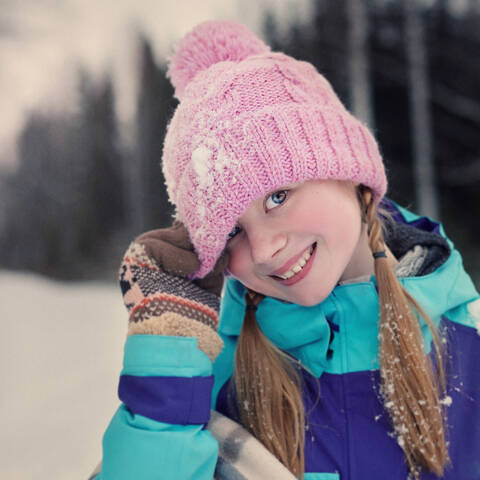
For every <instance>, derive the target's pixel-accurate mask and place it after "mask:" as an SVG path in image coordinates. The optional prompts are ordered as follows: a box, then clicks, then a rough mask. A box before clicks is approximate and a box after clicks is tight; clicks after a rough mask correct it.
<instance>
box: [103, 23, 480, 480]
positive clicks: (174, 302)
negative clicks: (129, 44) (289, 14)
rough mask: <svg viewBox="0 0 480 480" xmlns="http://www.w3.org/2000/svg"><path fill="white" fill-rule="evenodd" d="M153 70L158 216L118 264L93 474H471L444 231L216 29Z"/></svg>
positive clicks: (328, 114) (465, 317) (269, 68)
mask: <svg viewBox="0 0 480 480" xmlns="http://www.w3.org/2000/svg"><path fill="white" fill-rule="evenodd" d="M169 77H170V78H171V80H172V83H173V84H174V87H175V94H176V96H177V98H178V99H179V100H180V104H179V106H178V108H177V110H176V112H175V114H174V116H173V118H172V120H171V122H170V124H169V126H168V131H167V134H166V138H165V145H164V153H163V169H164V174H165V178H166V185H167V188H168V193H169V196H170V199H171V201H172V202H173V204H174V205H175V206H176V221H175V222H174V224H173V226H172V227H171V228H168V229H161V230H154V231H151V232H147V233H145V234H143V235H141V236H140V237H138V238H137V239H136V240H135V241H134V242H133V243H132V244H131V245H130V247H129V249H128V250H127V253H126V255H125V258H124V261H123V263H122V266H121V269H120V281H121V286H122V291H123V294H124V299H125V303H126V305H127V308H128V310H129V312H130V321H129V332H128V333H129V336H128V338H127V342H126V345H125V358H124V368H123V370H122V373H121V376H120V384H119V397H120V399H121V400H122V404H121V406H120V407H119V409H118V411H117V413H116V414H115V416H114V417H113V419H112V421H111V423H110V425H109V427H108V429H107V431H106V433H105V435H104V439H103V464H102V466H101V469H100V471H99V472H97V473H96V474H95V476H94V477H95V478H96V479H97V480H99V479H103V480H107V479H108V480H109V479H115V480H119V479H133V478H135V479H187V478H188V479H190V478H192V479H195V480H203V479H211V478H213V477H214V476H215V477H216V478H231V479H238V478H249V479H251V478H275V479H280V478H295V477H296V478H302V479H316V480H319V479H321V480H325V479H328V480H347V479H348V480H354V479H355V480H356V479H358V480H365V479H369V480H375V479H379V480H380V479H385V478H388V479H394V480H397V479H398V480H400V479H402V480H403V479H405V478H407V476H410V477H411V478H416V479H419V478H422V479H433V478H439V477H440V478H444V479H455V480H462V479H463V480H467V479H468V480H471V479H476V478H477V479H478V478H480V453H479V452H480V428H479V426H480V425H479V420H478V419H479V415H480V389H479V388H480V387H479V386H480V371H479V370H478V367H477V366H476V365H478V362H479V361H480V353H479V352H480V339H479V336H478V335H477V332H476V329H475V321H478V320H479V310H480V308H479V304H480V302H479V294H478V293H477V292H476V290H475V288H474V286H473V284H472V282H471V280H470V278H469V276H468V275H467V274H466V273H465V271H464V269H463V266H462V260H461V257H460V255H459V253H458V252H457V250H455V248H454V246H453V244H452V242H451V241H450V240H448V239H447V238H446V236H445V234H444V231H443V229H442V227H441V225H439V224H438V223H436V222H434V221H432V220H430V219H428V218H424V217H417V216H416V215H414V214H412V213H410V212H409V211H407V210H405V209H403V208H401V207H399V206H398V205H396V204H395V203H393V202H392V201H390V200H388V199H387V198H386V197H384V195H385V192H386V184H387V182H386V177H385V171H384V167H383V163H382V159H381V156H380V153H379V150H378V147H377V144H376V142H375V140H374V138H373V136H372V135H371V133H370V132H369V130H368V129H367V128H366V126H365V125H363V124H361V123H360V122H359V121H358V120H357V119H355V118H354V117H353V116H352V115H351V114H350V113H349V112H348V111H347V110H346V109H345V107H344V106H343V105H342V103H341V102H340V100H339V99H338V97H337V96H336V95H335V93H334V91H333V90H332V88H331V86H330V84H329V83H328V81H327V80H326V79H325V78H324V77H323V76H322V75H320V74H319V73H318V72H317V71H316V70H315V69H314V67H313V66H312V65H310V64H308V63H305V62H300V61H297V60H294V59H293V58H291V57H288V56H286V55H284V54H282V53H272V52H271V51H270V50H269V48H268V47H267V46H266V45H265V44H264V43H263V42H262V41H261V40H259V39H258V38H257V37H255V36H254V35H253V34H252V33H251V32H250V31H248V30H247V29H246V28H245V27H243V26H242V25H239V24H236V23H234V22H226V21H214V22H205V23H203V24H201V25H199V26H197V27H196V28H195V29H194V30H193V31H192V32H191V33H190V34H188V35H187V36H186V37H185V38H184V39H183V40H182V41H181V42H180V44H179V46H178V48H177V50H176V53H175V54H174V55H173V57H172V58H171V60H170V67H169ZM224 276H226V277H227V278H226V280H225V282H224ZM222 285H223V292H222V295H221V291H222ZM218 312H219V315H218ZM218 318H219V321H218ZM211 409H212V412H211ZM227 418H229V419H231V420H233V421H235V422H237V424H238V425H236V424H233V423H231V421H230V420H227ZM209 420H210V423H208V422H209ZM207 424H208V425H207ZM240 425H241V426H243V428H244V429H245V430H243V429H242V428H240ZM207 427H208V428H207ZM246 432H248V434H247V433H246ZM253 438H254V439H255V440H253ZM258 442H259V443H258ZM252 445H253V447H252ZM260 445H261V446H260Z"/></svg>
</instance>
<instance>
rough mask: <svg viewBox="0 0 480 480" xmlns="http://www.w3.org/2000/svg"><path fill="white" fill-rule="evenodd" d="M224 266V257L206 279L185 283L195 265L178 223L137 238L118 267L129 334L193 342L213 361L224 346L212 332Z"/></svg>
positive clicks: (214, 332)
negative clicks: (169, 337) (178, 337)
mask: <svg viewBox="0 0 480 480" xmlns="http://www.w3.org/2000/svg"><path fill="white" fill-rule="evenodd" d="M227 264H228V256H227V254H226V253H225V254H224V255H222V257H220V259H219V260H218V262H217V264H216V265H215V268H214V269H213V271H212V272H210V273H209V274H208V275H207V276H206V277H204V278H203V279H195V280H193V281H191V280H189V277H190V276H191V275H192V274H193V273H194V272H195V271H196V270H197V269H198V266H199V260H198V258H197V256H196V254H195V252H194V249H193V246H192V244H191V242H190V239H189V236H188V232H187V230H186V228H185V226H184V225H183V224H182V223H181V222H178V221H175V222H174V224H173V225H172V227H170V228H164V229H157V230H151V231H149V232H146V233H144V234H142V235H140V236H139V237H137V238H136V239H135V240H134V241H133V242H132V243H131V244H130V246H129V248H128V250H127V252H126V254H125V256H124V259H123V262H122V264H121V266H120V286H121V289H122V293H123V297H124V302H125V305H126V307H127V309H128V311H129V314H130V315H129V334H130V335H131V334H159V335H174V336H189V337H197V339H198V346H199V348H200V349H201V350H203V351H204V352H205V353H207V355H208V356H209V357H210V359H212V361H213V360H214V358H215V357H216V356H217V355H218V353H219V352H220V350H221V349H222V346H223V342H222V340H221V339H220V337H219V336H218V335H217V333H216V330H217V327H218V311H219V305H220V292H221V289H222V285H223V271H224V269H225V268H226V266H227Z"/></svg>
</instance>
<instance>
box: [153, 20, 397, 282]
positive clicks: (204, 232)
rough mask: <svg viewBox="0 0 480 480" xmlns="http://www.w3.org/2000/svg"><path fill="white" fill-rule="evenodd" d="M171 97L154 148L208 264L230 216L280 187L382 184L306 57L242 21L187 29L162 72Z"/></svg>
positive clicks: (368, 150) (370, 146)
mask: <svg viewBox="0 0 480 480" xmlns="http://www.w3.org/2000/svg"><path fill="white" fill-rule="evenodd" d="M167 75H168V77H169V78H170V80H171V82H172V84H173V86H174V88H175V96H176V97H177V98H178V99H179V100H180V103H179V105H178V107H177V109H176V111H175V113H174V115H173V117H172V120H171V121H170V123H169V125H168V128H167V133H166V136H165V142H164V149H163V158H162V165H163V173H164V176H165V180H166V182H165V183H166V186H167V191H168V195H169V198H170V201H171V202H172V203H173V204H174V205H175V207H176V218H177V219H178V220H180V221H182V222H183V223H184V224H185V226H186V228H187V230H188V232H189V235H190V238H191V241H192V243H193V245H194V248H195V251H196V253H197V255H198V257H199V260H200V267H199V269H198V271H197V272H195V274H194V275H193V278H202V277H204V276H205V275H206V274H207V273H208V272H209V271H211V270H212V268H213V267H214V265H215V263H216V261H217V259H218V258H219V256H220V255H221V253H222V251H223V249H224V248H225V245H226V242H227V240H228V234H229V233H230V232H231V231H232V228H233V227H234V226H235V224H236V222H237V220H238V218H239V217H240V216H241V215H242V214H243V213H244V212H245V211H246V210H247V208H248V207H249V205H250V204H251V203H252V202H253V201H254V200H256V199H257V198H259V197H263V196H264V195H265V194H266V193H268V192H271V191H272V190H274V189H276V188H280V187H282V186H285V185H287V184H289V183H297V182H303V181H306V180H312V179H336V180H351V181H354V182H359V183H362V184H364V185H366V186H368V187H370V188H371V189H372V192H373V194H374V198H375V200H376V201H377V202H379V201H380V200H381V198H382V197H383V196H384V194H385V192H386V188H387V180H386V176H385V170H384V166H383V162H382V158H381V156H380V153H379V150H378V146H377V143H376V141H375V139H374V138H373V136H372V134H371V133H370V131H369V130H368V128H367V127H366V126H365V125H363V124H362V123H361V122H360V121H359V120H357V119H356V118H355V117H354V116H353V115H351V114H350V113H349V112H348V111H347V110H346V109H345V107H344V105H343V104H342V103H341V101H340V99H339V98H338V97H337V95H336V94H335V92H334V91H333V89H332V87H331V85H330V83H329V82H328V81H327V80H326V79H325V77H323V76H322V75H321V74H319V73H318V72H317V70H316V69H315V67H313V65H311V64H310V63H307V62H303V61H299V60H295V59H294V58H292V57H289V56H287V55H285V54H283V53H280V52H271V51H270V48H269V47H268V46H267V45H265V44H264V43H263V42H262V41H261V40H260V39H259V38H258V37H256V36H255V35H254V34H253V33H252V32H251V31H249V30H248V29H247V28H246V27H245V26H243V25H241V24H238V23H236V22H233V21H207V22H204V23H201V24H200V25H198V26H197V27H196V28H194V29H193V31H191V32H190V33H189V34H187V35H186V36H185V37H184V38H183V39H182V40H181V41H180V42H179V44H178V46H177V48H176V50H175V53H174V54H173V55H172V57H170V59H169V69H168V73H167Z"/></svg>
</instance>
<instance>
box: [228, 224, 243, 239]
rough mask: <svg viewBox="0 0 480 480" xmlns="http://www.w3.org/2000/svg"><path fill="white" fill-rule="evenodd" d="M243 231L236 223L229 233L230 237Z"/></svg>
mask: <svg viewBox="0 0 480 480" xmlns="http://www.w3.org/2000/svg"><path fill="white" fill-rule="evenodd" d="M241 231H242V229H241V227H239V226H238V225H235V226H234V227H233V229H232V231H231V232H230V233H229V234H228V238H229V239H230V238H233V237H234V236H235V235H237V233H240V232H241Z"/></svg>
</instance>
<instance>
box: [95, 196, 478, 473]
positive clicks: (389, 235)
mask: <svg viewBox="0 0 480 480" xmlns="http://www.w3.org/2000/svg"><path fill="white" fill-rule="evenodd" d="M383 206H384V207H386V208H388V209H389V210H390V213H391V215H392V216H393V218H394V220H395V224H394V226H393V228H391V229H390V230H389V231H387V232H386V242H387V244H388V246H389V247H390V249H391V250H392V252H393V253H394V254H395V256H396V257H397V258H399V259H402V260H401V261H400V263H399V266H398V267H397V269H396V273H397V276H398V277H399V280H400V281H401V283H402V284H403V286H404V287H405V288H406V289H407V290H408V291H409V292H410V293H411V294H412V295H413V297H414V298H415V299H416V300H417V301H418V302H419V303H420V305H421V306H422V307H423V309H424V310H425V311H426V312H427V314H428V315H429V316H430V318H431V319H432V320H433V322H434V323H435V324H436V325H437V326H438V328H439V331H440V333H441V335H442V339H443V342H444V343H445V346H446V352H447V355H446V362H445V363H446V375H447V396H446V397H445V399H443V400H444V403H445V404H446V405H448V408H447V415H448V426H447V440H448V441H449V453H450V458H451V460H452V465H451V466H450V467H448V468H447V469H446V471H445V475H444V477H442V478H444V479H445V480H474V479H480V335H479V334H480V299H479V297H480V296H479V294H478V292H477V291H476V290H475V287H474V285H473V283H472V281H471V279H470V277H469V276H468V275H467V273H466V272H465V270H464V268H463V264H462V259H461V256H460V254H459V252H458V251H457V250H456V249H455V248H454V245H453V243H452V242H451V241H450V240H449V239H448V238H447V237H446V236H445V233H444V231H443V228H442V226H441V225H440V224H439V223H436V222H434V221H432V220H430V219H428V218H425V217H418V216H416V215H414V214H413V213H411V212H409V211H407V210H405V209H403V208H401V207H399V206H397V205H396V204H394V203H393V202H391V201H388V200H385V202H384V205H383ZM412 272H415V276H413V275H412V274H411V273H412ZM409 273H410V274H409ZM244 294H245V289H244V287H243V286H242V284H241V283H240V282H238V281H237V280H235V279H233V278H228V279H227V281H226V283H225V288H224V293H223V297H222V302H221V309H220V326H219V334H220V335H221V337H222V339H223V341H224V344H225V345H224V348H223V350H222V352H221V353H220V355H219V356H218V358H217V359H216V360H215V362H214V364H213V365H212V363H211V362H210V360H209V359H208V357H207V356H206V355H205V354H204V353H203V352H202V351H200V350H199V349H198V348H197V343H196V339H195V338H188V337H182V338H177V337H167V336H152V335H134V336H130V337H128V339H127V341H126V345H125V356H124V366H123V370H122V372H121V375H130V376H134V377H135V378H136V379H137V381H138V382H137V386H136V390H135V394H133V393H132V394H131V395H128V392H127V393H125V392H124V393H123V394H122V395H121V397H120V398H121V399H122V401H123V403H122V404H121V406H120V407H119V409H118V411H117V412H116V414H115V416H114V417H113V419H112V421H111V423H110V425H109V426H108V428H107V430H106V432H105V435H104V438H103V465H102V470H101V472H100V473H99V474H98V475H97V476H96V477H95V479H96V480H111V479H115V480H122V479H138V480H144V479H145V480H147V479H148V480H150V479H152V480H153V479H172V480H173V479H195V480H207V479H208V480H210V479H212V478H213V477H214V475H215V476H216V478H231V479H242V478H249V477H246V476H242V475H241V474H240V473H239V472H238V471H235V468H234V467H233V468H232V467H228V468H227V466H226V465H225V462H223V461H220V460H221V459H223V458H226V457H228V456H229V454H228V451H229V449H228V448H226V446H227V447H228V446H230V447H232V445H233V447H232V448H233V449H234V450H235V448H234V446H235V430H234V429H233V430H230V434H229V435H230V436H229V438H223V439H221V440H218V438H220V437H218V435H216V436H214V435H213V434H212V432H213V430H212V429H210V428H206V426H207V422H208V420H209V418H210V408H211V409H213V410H215V411H216V412H219V413H221V414H223V415H225V416H227V417H230V418H232V419H233V420H238V415H237V412H236V411H235V409H231V408H229V405H231V403H229V398H228V395H229V393H228V392H229V390H228V384H229V381H230V378H231V375H232V372H233V368H234V352H235V348H236V342H237V338H238V335H239V332H240V330H241V325H242V320H243V317H244V313H245V303H244V300H243V298H244ZM378 311H379V308H378V295H377V290H376V281H375V277H374V276H371V277H366V278H360V279H356V280H355V281H353V282H348V283H344V284H339V285H337V286H336V287H335V288H334V290H333V291H332V292H331V294H330V295H329V296H328V297H327V298H326V299H325V300H324V301H323V302H321V303H320V304H318V305H315V306H312V307H303V306H300V305H296V304H292V303H287V302H284V301H281V300H278V299H274V298H270V297H267V298H265V299H264V300H262V302H260V304H259V306H258V310H257V312H256V318H257V321H258V323H259V326H260V328H261V329H262V331H263V332H264V333H265V335H266V336H267V337H268V338H269V339H270V340H271V341H272V342H273V343H275V344H276V345H277V346H278V347H279V348H281V349H282V350H284V351H286V352H287V353H288V354H290V355H291V356H292V357H294V358H295V359H297V360H298V361H299V362H300V363H301V365H302V366H303V367H304V369H302V380H303V385H304V387H303V391H302V395H303V401H304V405H305V410H306V412H308V415H307V429H306V438H305V473H306V474H305V478H306V480H366V479H369V480H377V479H378V480H384V479H387V478H388V479H389V480H405V479H406V478H407V474H408V469H407V465H406V462H405V457H404V454H403V451H402V449H401V448H400V446H399V444H398V443H397V441H398V440H397V439H396V438H395V436H394V435H393V434H392V430H393V429H392V426H391V424H390V421H389V417H388V414H387V413H386V411H385V409H384V407H383V403H382V400H381V397H380V388H379V386H380V378H379V364H378V318H379V314H378ZM421 327H422V332H423V335H424V338H425V350H426V352H427V353H429V354H431V350H432V348H431V334H430V332H429V330H428V328H427V326H426V325H425V324H424V322H423V320H422V321H421ZM477 329H478V330H477ZM317 380H318V381H317ZM319 389H320V390H319ZM318 395H320V400H319V401H318V403H317V404H316V405H315V407H314V408H312V407H313V406H314V404H315V402H316V401H317V398H318ZM122 397H123V398H122ZM127 405H128V406H127ZM214 415H217V414H216V413H214ZM216 437H217V438H216ZM219 443H220V451H221V455H220V456H219ZM236 451H237V452H240V451H241V448H238V445H237V450H236ZM230 457H235V455H231V454H230ZM219 459H220V460H219ZM230 459H231V460H232V458H230ZM234 460H235V458H233V464H234V463H235V462H234ZM258 478H277V477H275V476H274V475H268V473H267V474H262V475H260V476H259V477H258ZM278 478H279V477H278ZM421 478H422V479H424V480H430V479H436V478H438V477H436V476H435V475H433V474H430V473H424V474H423V475H422V477H421Z"/></svg>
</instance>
